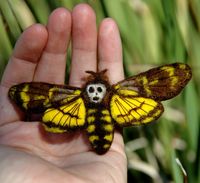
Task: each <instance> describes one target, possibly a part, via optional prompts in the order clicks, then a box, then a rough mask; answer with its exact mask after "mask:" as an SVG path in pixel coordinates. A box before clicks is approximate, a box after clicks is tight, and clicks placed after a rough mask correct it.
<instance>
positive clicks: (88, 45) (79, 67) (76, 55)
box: [69, 4, 97, 86]
mask: <svg viewBox="0 0 200 183" xmlns="http://www.w3.org/2000/svg"><path fill="white" fill-rule="evenodd" d="M72 24H73V26H72V63H71V70H70V80H69V83H70V85H74V86H80V85H81V84H82V83H83V81H82V78H83V77H84V76H85V71H86V70H93V71H96V67H97V63H96V62H97V61H96V57H97V53H96V50H97V30H96V16H95V13H94V11H93V10H92V8H91V7H90V6H88V5H86V4H80V5H77V6H76V7H75V8H74V9H73V12H72Z"/></svg>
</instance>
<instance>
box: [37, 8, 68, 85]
mask: <svg viewBox="0 0 200 183" xmlns="http://www.w3.org/2000/svg"><path fill="white" fill-rule="evenodd" d="M47 30H48V41H47V45H46V47H45V49H44V52H43V54H42V56H41V59H40V62H39V63H38V66H37V69H36V72H35V76H34V80H35V81H44V82H50V83H57V84H63V83H64V79H65V66H66V55H67V47H68V44H69V40H70V34H71V13H70V12H69V11H68V10H66V9H65V8H58V9H56V10H55V11H54V12H53V13H52V14H51V15H50V17H49V21H48V25H47Z"/></svg>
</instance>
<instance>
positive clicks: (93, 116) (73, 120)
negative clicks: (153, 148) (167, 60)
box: [8, 63, 192, 154]
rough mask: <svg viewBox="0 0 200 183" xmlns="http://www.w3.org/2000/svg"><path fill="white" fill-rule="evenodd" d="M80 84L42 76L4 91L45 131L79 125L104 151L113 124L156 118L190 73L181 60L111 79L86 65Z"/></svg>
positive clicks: (136, 123) (141, 122) (96, 147)
mask: <svg viewBox="0 0 200 183" xmlns="http://www.w3.org/2000/svg"><path fill="white" fill-rule="evenodd" d="M86 73H88V74H89V76H88V78H87V81H86V83H85V85H84V86H83V87H73V86H68V85H55V84H50V83H43V82H29V83H21V84H18V85H15V86H12V87H11V88H10V90H9V92H8V94H9V97H10V99H11V100H13V101H14V102H15V103H16V104H17V105H18V106H19V107H20V108H21V109H22V110H23V111H25V112H26V113H36V114H37V113H41V114H42V117H41V122H42V124H43V126H44V128H45V130H46V131H48V132H52V133H64V132H69V131H74V130H80V129H84V130H86V132H87V135H88V139H89V142H90V144H91V146H92V148H93V149H94V150H95V151H96V153H98V154H104V153H106V152H107V151H108V150H109V148H110V146H111V144H112V141H113V137H114V129H115V127H116V126H118V127H121V128H122V127H127V126H140V125H145V124H148V123H151V122H152V121H155V120H157V119H158V118H159V117H160V116H161V114H162V113H163V111H164V108H163V105H162V103H161V101H163V100H168V99H171V98H172V97H175V96H177V95H178V94H179V93H180V92H181V90H182V89H183V88H184V87H185V85H186V84H187V83H188V82H189V80H190V79H191V77H192V72H191V68H190V67H189V66H188V65H186V64H182V63H174V64H168V65H164V66H160V67H157V68H153V69H150V70H148V71H146V72H143V73H139V74H138V75H135V76H131V77H129V78H127V79H124V80H122V81H120V82H118V83H116V84H113V85H111V84H110V83H109V81H108V78H107V77H106V70H104V71H101V72H97V73H96V72H93V71H87V72H86Z"/></svg>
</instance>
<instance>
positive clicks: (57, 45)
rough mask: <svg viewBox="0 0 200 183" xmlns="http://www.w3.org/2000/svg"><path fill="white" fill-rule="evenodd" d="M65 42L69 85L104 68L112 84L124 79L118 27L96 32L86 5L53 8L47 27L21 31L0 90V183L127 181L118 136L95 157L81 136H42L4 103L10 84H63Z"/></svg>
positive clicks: (102, 27) (105, 26)
mask: <svg viewBox="0 0 200 183" xmlns="http://www.w3.org/2000/svg"><path fill="white" fill-rule="evenodd" d="M71 33H72V37H71ZM70 39H71V40H72V62H71V69H70V79H69V85H72V86H81V85H82V84H83V83H82V82H83V81H82V78H83V77H85V71H86V70H91V71H97V70H98V71H100V70H103V69H105V68H106V69H108V72H107V75H108V77H109V79H110V82H111V84H112V83H115V82H117V81H119V80H122V79H123V64H122V48H121V41H120V36H119V32H118V28H117V26H116V24H115V22H114V21H113V20H112V19H104V20H103V21H102V23H101V25H100V27H99V31H98V33H97V29H96V19H95V14H94V12H93V10H92V9H91V8H90V7H89V6H88V5H85V4H80V5H78V6H76V7H75V8H74V9H73V11H72V12H71V13H70V12H69V11H68V10H66V9H64V8H58V9H56V10H55V11H54V12H53V13H52V14H51V15H50V17H49V21H48V24H47V26H46V27H45V26H43V25H39V24H35V25H32V26H31V27H29V28H28V29H26V30H25V31H24V32H23V34H22V35H21V37H20V38H19V40H18V41H17V43H16V46H15V48H14V51H13V55H12V56H11V58H10V61H9V63H8V65H7V68H6V70H5V73H4V75H3V78H2V81H1V85H0V144H1V145H0V162H1V163H0V170H1V172H0V182H2V183H3V182H13V183H15V182H16V183H17V182H20V183H22V182H37V183H39V182H42V183H45V182H48V183H51V182H59V183H62V182H126V173H127V172H126V171H127V170H126V167H127V165H126V156H125V153H124V144H123V140H122V136H121V134H120V133H118V132H115V135H114V140H113V143H112V146H111V148H110V150H109V151H108V152H107V153H106V154H104V155H97V154H96V153H95V152H93V151H91V150H90V144H89V142H88V140H87V137H86V135H85V134H84V133H83V132H77V133H74V134H71V133H70V134H67V133H64V134H52V133H47V132H45V131H44V130H43V128H42V127H41V125H40V123H39V122H23V121H21V119H23V117H24V114H23V113H22V112H21V111H19V110H18V109H17V108H16V107H15V106H14V105H13V104H11V102H10V100H9V99H8V89H9V88H10V87H11V86H12V85H14V84H18V83H22V82H30V81H43V82H49V83H55V84H64V78H65V65H66V54H67V48H68V44H69V41H70ZM97 57H98V59H97ZM97 60H98V61H97Z"/></svg>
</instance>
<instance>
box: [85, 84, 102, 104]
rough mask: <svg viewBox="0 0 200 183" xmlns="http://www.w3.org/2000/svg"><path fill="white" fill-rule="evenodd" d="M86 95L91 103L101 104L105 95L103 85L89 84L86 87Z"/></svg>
mask: <svg viewBox="0 0 200 183" xmlns="http://www.w3.org/2000/svg"><path fill="white" fill-rule="evenodd" d="M86 93H87V96H88V98H89V101H90V102H92V103H101V101H102V100H103V98H104V97H105V94H106V86H105V85H104V84H103V83H91V84H88V85H87V86H86Z"/></svg>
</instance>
